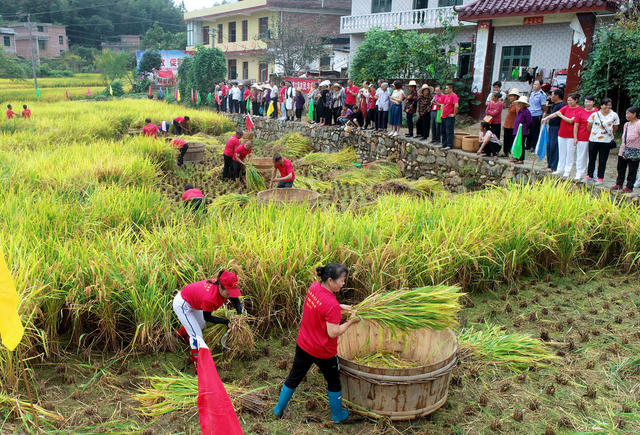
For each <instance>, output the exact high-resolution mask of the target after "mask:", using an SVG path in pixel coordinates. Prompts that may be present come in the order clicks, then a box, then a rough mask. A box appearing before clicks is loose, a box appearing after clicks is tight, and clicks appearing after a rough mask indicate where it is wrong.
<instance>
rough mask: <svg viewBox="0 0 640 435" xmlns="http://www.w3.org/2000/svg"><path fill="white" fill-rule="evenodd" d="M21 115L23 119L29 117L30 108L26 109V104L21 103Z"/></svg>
mask: <svg viewBox="0 0 640 435" xmlns="http://www.w3.org/2000/svg"><path fill="white" fill-rule="evenodd" d="M22 117H23V118H24V119H31V110H29V109H27V105H26V104H23V105H22Z"/></svg>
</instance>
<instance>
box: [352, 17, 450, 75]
mask: <svg viewBox="0 0 640 435" xmlns="http://www.w3.org/2000/svg"><path fill="white" fill-rule="evenodd" d="M442 24H443V29H442V30H441V31H440V32H438V33H424V32H417V31H415V30H411V31H406V30H400V29H396V30H394V31H392V32H388V31H385V30H382V29H380V28H379V27H373V28H371V29H369V30H368V31H367V33H365V37H364V41H363V43H362V44H360V46H359V47H358V49H357V51H356V54H355V56H354V58H353V61H352V62H351V66H350V71H349V73H350V76H351V78H352V79H354V80H355V81H357V82H361V81H363V80H372V81H373V80H376V79H378V78H405V77H406V78H409V77H410V78H417V79H435V80H437V81H440V82H445V81H447V80H451V79H452V78H453V77H454V75H455V71H456V68H455V66H454V65H452V64H451V62H450V59H451V55H452V54H453V53H455V51H456V50H457V47H456V46H455V44H454V43H453V39H454V38H455V36H456V34H457V28H456V27H452V26H451V25H450V24H449V23H448V22H445V21H443V22H442Z"/></svg>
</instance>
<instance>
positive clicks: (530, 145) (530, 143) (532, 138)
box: [527, 116, 542, 151]
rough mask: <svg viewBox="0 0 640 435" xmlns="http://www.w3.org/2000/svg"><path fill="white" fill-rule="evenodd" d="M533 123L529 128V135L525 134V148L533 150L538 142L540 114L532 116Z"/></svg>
mask: <svg viewBox="0 0 640 435" xmlns="http://www.w3.org/2000/svg"><path fill="white" fill-rule="evenodd" d="M532 118H533V123H532V124H531V127H530V128H529V136H527V149H528V150H530V151H533V150H535V149H536V145H537V144H538V136H540V125H541V122H542V116H533V117H532Z"/></svg>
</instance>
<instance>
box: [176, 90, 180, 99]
mask: <svg viewBox="0 0 640 435" xmlns="http://www.w3.org/2000/svg"><path fill="white" fill-rule="evenodd" d="M176 100H178V101H180V89H178V96H177V97H176Z"/></svg>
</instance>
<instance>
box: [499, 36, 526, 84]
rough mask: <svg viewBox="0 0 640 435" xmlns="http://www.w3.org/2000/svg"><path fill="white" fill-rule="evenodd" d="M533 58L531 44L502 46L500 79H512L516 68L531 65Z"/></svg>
mask: <svg viewBox="0 0 640 435" xmlns="http://www.w3.org/2000/svg"><path fill="white" fill-rule="evenodd" d="M530 59H531V46H530V45H516V46H509V47H502V60H501V61H500V80H506V79H511V77H512V75H511V74H512V73H513V70H514V68H516V67H521V66H524V67H526V66H529V62H530Z"/></svg>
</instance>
